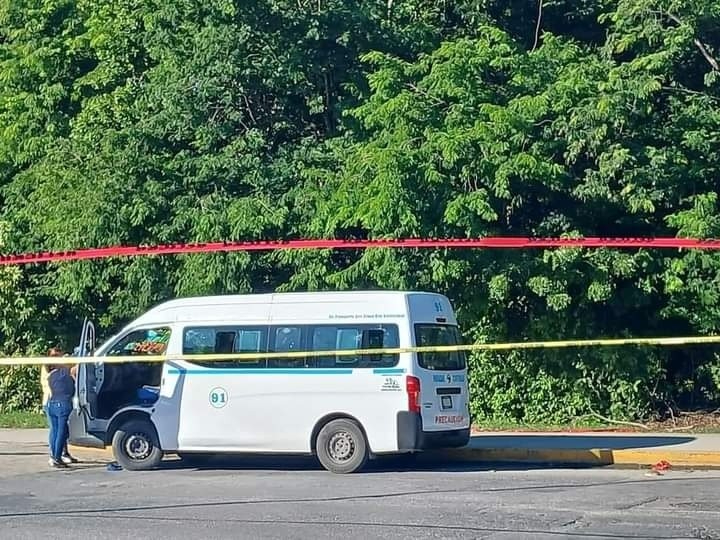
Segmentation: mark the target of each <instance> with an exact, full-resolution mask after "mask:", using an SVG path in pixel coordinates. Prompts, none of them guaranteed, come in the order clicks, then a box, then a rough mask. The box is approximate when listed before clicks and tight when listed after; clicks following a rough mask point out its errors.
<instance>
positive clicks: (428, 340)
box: [414, 323, 470, 431]
mask: <svg viewBox="0 0 720 540" xmlns="http://www.w3.org/2000/svg"><path fill="white" fill-rule="evenodd" d="M414 332H415V342H416V344H417V346H418V347H432V346H446V345H460V344H461V337H460V332H459V330H458V327H457V326H456V325H452V324H440V323H432V324H423V323H418V324H415V325H414ZM415 356H416V361H417V368H416V370H415V371H416V373H415V374H416V376H417V377H418V379H419V380H420V414H421V416H422V426H423V431H447V430H459V429H465V428H467V427H468V426H469V425H470V418H469V414H468V385H467V378H466V359H465V353H464V352H463V351H450V352H419V353H417V354H416V355H415Z"/></svg>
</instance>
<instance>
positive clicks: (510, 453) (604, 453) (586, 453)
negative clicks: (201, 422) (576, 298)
mask: <svg viewBox="0 0 720 540" xmlns="http://www.w3.org/2000/svg"><path fill="white" fill-rule="evenodd" d="M70 449H71V452H72V453H77V454H78V455H82V454H85V455H92V456H96V457H104V458H107V459H112V449H111V448H110V447H107V448H105V449H101V448H87V447H80V446H72V445H71V446H70ZM439 455H441V456H443V457H444V458H445V459H447V460H448V461H458V462H464V463H469V462H475V463H482V462H485V463H528V464H533V465H556V466H557V465H574V466H583V467H603V466H605V467H606V466H611V465H622V466H634V467H651V466H653V465H655V464H657V463H659V462H660V461H663V460H664V461H667V462H669V463H670V465H671V466H673V467H696V468H720V451H717V452H692V451H683V450H613V449H604V448H593V449H558V448H547V449H543V448H458V449H454V450H443V451H441V452H440V453H439Z"/></svg>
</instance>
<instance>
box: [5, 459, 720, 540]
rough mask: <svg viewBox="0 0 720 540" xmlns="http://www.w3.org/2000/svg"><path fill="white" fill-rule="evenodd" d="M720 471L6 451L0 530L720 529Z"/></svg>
mask: <svg viewBox="0 0 720 540" xmlns="http://www.w3.org/2000/svg"><path fill="white" fill-rule="evenodd" d="M718 494H720V472H717V471H716V472H703V471H695V472H688V471H670V472H668V473H667V474H665V475H663V476H658V477H650V476H646V473H645V472H644V471H639V470H614V469H585V470H568V469H565V470H563V469H529V468H526V467H522V468H515V469H513V468H502V469H499V468H498V469H494V468H492V467H488V466H482V467H472V466H470V467H468V466H453V465H451V464H446V463H439V462H432V461H431V462H428V463H422V464H420V465H415V466H412V467H410V466H408V465H407V464H399V463H396V462H392V461H388V462H384V463H381V464H376V465H374V466H372V467H371V468H370V469H369V470H368V471H367V472H365V473H362V474H356V475H348V476H338V475H333V474H330V473H327V472H325V471H323V470H321V469H320V468H319V467H317V466H316V465H315V464H314V462H312V461H308V460H304V459H303V460H298V459H295V460H280V461H278V460H272V461H271V460H267V459H254V460H247V459H243V460H233V461H223V462H218V463H216V464H213V465H212V466H209V467H207V468H204V469H197V468H191V467H183V466H181V464H180V463H179V462H177V461H175V462H172V461H170V462H168V463H167V464H166V466H165V467H164V469H163V470H158V471H152V472H145V473H137V472H135V473H133V472H129V471H116V472H111V471H108V470H106V468H105V466H104V463H102V462H100V461H96V462H94V463H93V462H91V463H83V464H79V465H76V466H74V469H73V470H69V471H56V470H51V469H49V468H48V467H47V465H46V457H45V456H44V455H43V454H42V452H37V453H33V455H28V456H25V457H23V459H22V461H18V460H17V459H16V460H15V461H12V460H10V459H9V458H8V457H7V456H3V455H0V538H12V539H18V540H20V539H25V538H27V539H33V540H35V539H37V538H43V539H48V540H49V539H60V538H62V539H65V538H91V539H94V540H101V539H113V540H121V539H125V538H133V539H135V538H153V539H160V538H178V539H184V538H188V539H194V538H202V539H216V538H222V539H226V538H227V539H230V538H233V539H235V538H248V539H259V538H282V539H290V538H292V539H295V538H296V539H303V540H304V539H308V538H312V539H328V538H332V539H335V538H343V539H346V538H361V539H365V538H382V539H384V540H389V539H399V538H413V539H416V538H492V539H506V538H507V539H509V538H528V539H530V538H583V539H585V538H587V539H589V538H598V539H608V538H610V539H616V538H643V539H664V538H694V539H703V540H720V496H719V495H718Z"/></svg>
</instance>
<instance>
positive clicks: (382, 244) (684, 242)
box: [0, 237, 720, 266]
mask: <svg viewBox="0 0 720 540" xmlns="http://www.w3.org/2000/svg"><path fill="white" fill-rule="evenodd" d="M562 247H565V248H568V247H578V248H661V249H668V248H671V249H679V248H686V249H720V239H716V238H711V239H695V238H645V237H638V238H605V237H587V238H526V237H490V238H444V239H436V238H400V239H380V240H338V239H328V240H258V241H245V242H211V243H204V244H182V243H178V244H165V245H150V246H117V247H104V248H89V249H76V250H71V251H55V252H50V251H43V252H39V253H23V254H18V255H0V266H2V265H19V264H30V263H42V262H58V261H78V260H82V259H105V258H108V257H135V256H143V255H145V256H147V255H171V254H180V253H211V252H220V251H274V250H281V249H361V248H362V249H365V248H486V249H501V248H505V249H518V248H562Z"/></svg>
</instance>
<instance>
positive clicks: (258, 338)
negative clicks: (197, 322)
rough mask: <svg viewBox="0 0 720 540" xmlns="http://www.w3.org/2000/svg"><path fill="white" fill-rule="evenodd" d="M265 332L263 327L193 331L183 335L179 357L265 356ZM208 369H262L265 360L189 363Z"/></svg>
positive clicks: (197, 329)
mask: <svg viewBox="0 0 720 540" xmlns="http://www.w3.org/2000/svg"><path fill="white" fill-rule="evenodd" d="M266 342H267V329H266V328H263V327H199V328H198V327H194V328H186V329H185V332H184V334H183V354H192V355H204V354H213V355H216V354H217V355H220V354H234V353H264V352H266ZM192 362H193V363H194V364H197V365H201V366H204V367H208V368H217V369H220V368H264V367H265V358H252V359H237V358H228V359H227V360H225V359H212V360H208V361H202V360H196V359H193V360H192Z"/></svg>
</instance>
